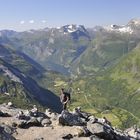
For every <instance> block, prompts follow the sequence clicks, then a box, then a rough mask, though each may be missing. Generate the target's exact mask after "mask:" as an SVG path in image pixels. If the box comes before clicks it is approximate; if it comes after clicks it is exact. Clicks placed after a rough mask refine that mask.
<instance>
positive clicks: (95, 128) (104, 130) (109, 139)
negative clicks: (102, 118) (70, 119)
mask: <svg viewBox="0 0 140 140" xmlns="http://www.w3.org/2000/svg"><path fill="white" fill-rule="evenodd" d="M87 128H88V130H89V131H90V132H91V133H92V134H94V135H96V136H98V137H99V138H103V139H106V140H113V139H115V136H114V135H115V133H114V132H113V130H112V129H111V128H109V127H106V126H105V125H103V124H100V123H91V122H88V123H87Z"/></svg>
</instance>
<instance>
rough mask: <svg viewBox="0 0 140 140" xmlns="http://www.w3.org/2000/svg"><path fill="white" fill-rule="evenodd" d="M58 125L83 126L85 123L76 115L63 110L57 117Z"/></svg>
mask: <svg viewBox="0 0 140 140" xmlns="http://www.w3.org/2000/svg"><path fill="white" fill-rule="evenodd" d="M59 124H61V125H68V126H73V125H76V126H83V125H85V124H86V122H85V120H83V119H81V118H80V117H79V116H78V115H75V114H72V113H70V112H68V111H66V110H64V111H62V113H61V115H60V116H59Z"/></svg>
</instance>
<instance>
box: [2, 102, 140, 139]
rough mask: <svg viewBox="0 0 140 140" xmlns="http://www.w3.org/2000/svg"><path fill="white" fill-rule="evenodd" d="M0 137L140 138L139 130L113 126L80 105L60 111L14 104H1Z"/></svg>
mask: <svg viewBox="0 0 140 140" xmlns="http://www.w3.org/2000/svg"><path fill="white" fill-rule="evenodd" d="M0 130H1V131H0V138H1V139H2V140H7V139H8V140H15V139H18V140H24V139H28V140H55V139H56V140H63V139H65V140H70V139H72V140H78V139H79V140H89V139H90V140H139V139H140V136H139V129H138V128H136V127H132V128H130V129H127V130H125V131H121V130H119V129H117V128H114V127H113V126H112V125H111V123H110V122H109V121H108V120H107V119H106V118H105V117H104V118H96V117H95V116H94V115H92V114H89V113H87V112H84V111H82V110H81V108H80V107H77V108H75V109H74V110H73V112H70V111H67V110H63V111H62V112H61V114H57V113H55V112H52V111H51V110H50V109H47V110H46V111H45V112H39V111H38V110H37V107H36V106H34V107H33V109H32V110H23V109H19V108H16V107H14V106H13V104H12V103H8V104H2V105H0Z"/></svg>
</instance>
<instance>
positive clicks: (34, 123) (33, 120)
mask: <svg viewBox="0 0 140 140" xmlns="http://www.w3.org/2000/svg"><path fill="white" fill-rule="evenodd" d="M31 126H41V124H40V122H38V120H37V118H35V117H32V118H31V119H30V120H29V121H27V122H26V127H27V128H29V127H31Z"/></svg>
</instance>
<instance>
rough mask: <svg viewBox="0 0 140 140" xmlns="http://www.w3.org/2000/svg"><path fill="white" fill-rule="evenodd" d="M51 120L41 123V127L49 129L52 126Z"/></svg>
mask: <svg viewBox="0 0 140 140" xmlns="http://www.w3.org/2000/svg"><path fill="white" fill-rule="evenodd" d="M51 123H52V122H51V120H50V119H43V120H42V122H41V125H42V126H44V127H47V126H49V125H50V124H51Z"/></svg>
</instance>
